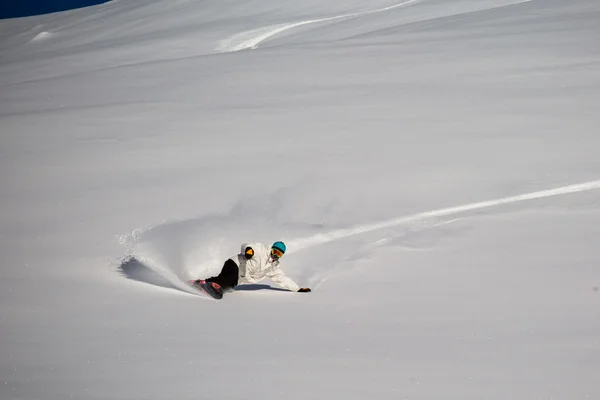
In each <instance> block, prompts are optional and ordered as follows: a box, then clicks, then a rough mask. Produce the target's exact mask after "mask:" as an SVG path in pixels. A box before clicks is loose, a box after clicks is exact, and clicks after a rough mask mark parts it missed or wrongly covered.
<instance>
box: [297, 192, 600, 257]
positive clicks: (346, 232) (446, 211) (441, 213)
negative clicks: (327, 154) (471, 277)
mask: <svg viewBox="0 0 600 400" xmlns="http://www.w3.org/2000/svg"><path fill="white" fill-rule="evenodd" d="M595 189H600V180H597V181H590V182H584V183H578V184H575V185H569V186H563V187H559V188H555V189H549V190H542V191H539V192H532V193H526V194H520V195H517V196H511V197H503V198H500V199H496V200H488V201H481V202H478V203H471V204H466V205H462V206H457V207H450V208H442V209H439V210H434V211H426V212H422V213H419V214H414V215H409V216H406V217H401V218H396V219H392V220H389V221H383V222H379V223H374V224H369V225H362V226H357V227H354V228H348V229H338V230H334V231H331V232H326V233H319V234H317V235H313V236H309V237H306V238H302V239H297V240H290V244H289V247H290V251H289V253H292V252H295V251H299V250H303V249H306V248H309V247H313V246H318V245H320V244H324V243H328V242H332V241H334V240H339V239H344V238H347V237H350V236H354V235H360V234H362V233H368V232H373V231H376V230H379V229H385V228H391V227H394V226H398V225H402V224H406V223H410V222H414V221H419V220H427V219H430V218H439V217H445V216H448V215H455V214H460V213H464V212H467V211H473V210H479V209H482V208H490V207H496V206H501V205H505V204H511V203H518V202H522V201H528V200H535V199H541V198H544V197H553V196H560V195H565V194H571V193H577V192H585V191H588V190H595ZM291 249H294V250H291Z"/></svg>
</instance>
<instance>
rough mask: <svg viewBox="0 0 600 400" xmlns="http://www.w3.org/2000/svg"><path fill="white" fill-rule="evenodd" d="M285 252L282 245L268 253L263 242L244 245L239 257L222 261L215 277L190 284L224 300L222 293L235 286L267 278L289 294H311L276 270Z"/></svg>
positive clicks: (274, 246) (279, 243)
mask: <svg viewBox="0 0 600 400" xmlns="http://www.w3.org/2000/svg"><path fill="white" fill-rule="evenodd" d="M285 250H286V247H285V244H284V243H283V242H275V243H273V245H272V246H271V249H270V250H269V248H268V247H267V246H265V245H264V244H262V243H244V244H242V248H241V252H240V253H239V254H237V255H235V256H233V257H231V258H230V259H228V260H227V261H225V264H223V268H222V269H221V273H220V274H219V275H218V276H214V277H212V278H208V279H206V280H201V279H198V280H195V281H192V282H191V283H192V284H193V285H194V286H198V287H200V288H201V289H203V290H204V291H206V292H207V293H208V294H210V295H211V296H213V297H214V298H217V299H220V298H222V297H223V292H224V291H225V290H228V289H233V288H234V287H235V286H237V285H238V283H256V282H259V281H262V280H263V279H265V278H270V279H271V280H272V281H273V282H274V283H275V284H277V285H278V286H280V287H282V288H284V289H288V290H290V291H292V292H301V293H308V292H310V289H309V288H301V287H300V286H298V284H297V283H296V282H294V281H293V280H292V279H291V278H289V277H288V276H286V275H285V273H284V272H283V271H282V270H281V268H280V267H279V259H280V258H281V257H282V256H283V255H284V254H285Z"/></svg>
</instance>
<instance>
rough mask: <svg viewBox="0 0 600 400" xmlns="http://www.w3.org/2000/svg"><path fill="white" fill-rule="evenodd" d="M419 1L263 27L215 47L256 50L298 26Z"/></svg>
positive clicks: (224, 50)
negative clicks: (271, 39) (276, 36)
mask: <svg viewBox="0 0 600 400" xmlns="http://www.w3.org/2000/svg"><path fill="white" fill-rule="evenodd" d="M421 1H423V0H407V1H404V2H402V3H398V4H394V5H392V6H388V7H384V8H378V9H376V10H371V11H364V12H359V13H350V14H342V15H337V16H334V17H328V18H319V19H312V20H307V21H300V22H291V23H287V24H279V25H272V26H267V27H263V28H259V29H254V30H251V31H247V32H242V33H239V34H236V35H234V36H232V37H231V38H229V39H227V40H224V41H223V42H221V45H220V46H219V47H217V49H216V50H217V51H221V52H233V51H240V50H246V49H256V48H257V47H258V45H259V44H260V43H261V42H264V41H265V40H267V39H269V38H270V37H273V36H275V35H277V34H280V33H281V32H284V31H287V30H290V29H293V28H297V27H299V26H303V25H309V24H316V23H319V22H328V21H335V20H339V19H346V18H355V17H362V16H365V15H370V14H376V13H380V12H385V11H389V10H393V9H395V8H401V7H406V6H409V5H412V4H415V3H418V2H421Z"/></svg>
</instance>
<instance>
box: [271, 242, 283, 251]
mask: <svg viewBox="0 0 600 400" xmlns="http://www.w3.org/2000/svg"><path fill="white" fill-rule="evenodd" d="M271 248H272V249H277V250H279V251H281V252H282V253H285V250H286V247H285V243H283V242H275V243H273V246H271Z"/></svg>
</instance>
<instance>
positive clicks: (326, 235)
mask: <svg viewBox="0 0 600 400" xmlns="http://www.w3.org/2000/svg"><path fill="white" fill-rule="evenodd" d="M596 189H600V180H596V181H589V182H583V183H578V184H573V185H568V186H562V187H558V188H554V189H548V190H542V191H537V192H531V193H524V194H519V195H515V196H510V197H503V198H498V199H494V200H487V201H481V202H476V203H470V204H465V205H460V206H455V207H449V208H442V209H438V210H432V211H425V212H421V213H418V214H413V215H408V216H404V217H399V218H394V219H390V220H387V221H381V222H377V223H373V224H367V225H361V226H356V227H352V228H347V229H337V230H332V231H329V232H322V233H319V234H316V235H312V236H308V237H304V238H299V239H291V240H288V244H289V248H290V251H289V253H290V254H291V253H294V252H298V251H301V250H305V249H308V248H311V247H314V246H318V245H322V244H326V243H329V242H333V241H336V240H341V239H345V238H348V237H351V236H356V235H361V234H364V233H369V232H373V231H377V230H380V229H386V228H391V227H395V226H401V225H404V224H409V223H413V222H416V221H426V220H431V219H434V218H440V217H447V216H450V215H459V214H462V213H466V212H469V211H474V210H480V209H485V208H492V207H498V206H502V205H507V204H513V203H520V202H525V201H530V200H537V199H542V198H547V197H554V196H561V195H567V194H573V193H578V192H585V191H590V190H596ZM453 221H454V220H452V221H444V222H442V223H439V224H433V225H430V227H435V226H440V225H444V224H447V223H450V222H453ZM155 228H158V227H155ZM153 229H154V228H149V229H146V230H142V231H151V230H153ZM172 229H173V228H171V230H172ZM175 230H179V231H182V232H181V233H183V236H185V231H184V230H183V228H181V227H180V228H175ZM143 233H144V232H137V233H136V232H134V233H133V234H131V235H126V236H127V238H125V237H124V238H122V243H123V244H127V242H129V245H132V247H131V250H132V253H133V254H132V255H133V256H134V257H135V259H136V260H138V261H139V262H141V263H142V264H143V266H145V267H146V268H148V269H149V270H152V271H153V272H155V273H156V274H158V275H160V276H161V277H162V278H164V279H165V280H167V281H168V282H169V283H170V284H171V285H172V286H173V287H175V288H177V289H180V290H181V291H184V292H188V293H192V294H198V293H197V292H196V291H195V290H194V289H192V288H190V287H189V286H188V285H187V283H186V281H187V279H189V278H190V276H187V275H188V274H189V272H190V271H186V270H185V268H183V269H182V267H183V265H179V264H180V263H182V262H183V259H184V258H186V257H188V256H189V254H180V255H179V256H180V257H181V258H182V260H179V261H177V262H174V260H173V259H170V258H169V257H165V256H166V254H164V253H163V251H161V250H159V249H158V248H156V247H155V245H154V244H153V243H152V242H150V243H146V242H145V241H144V240H138V239H137V238H136V236H140V235H143ZM172 233H173V232H171V234H172ZM178 236H180V235H178ZM180 239H182V238H180ZM162 250H165V249H162ZM214 262H217V264H219V265H220V262H221V261H220V260H219V259H218V258H215V259H213V263H214ZM175 264H178V265H177V266H175ZM184 264H185V263H184ZM214 267H218V265H216V266H214ZM213 272H215V271H213ZM204 273H207V271H204ZM138 280H140V279H138ZM141 280H142V281H145V282H147V283H152V282H150V281H146V280H144V279H141ZM159 286H162V285H159Z"/></svg>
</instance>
